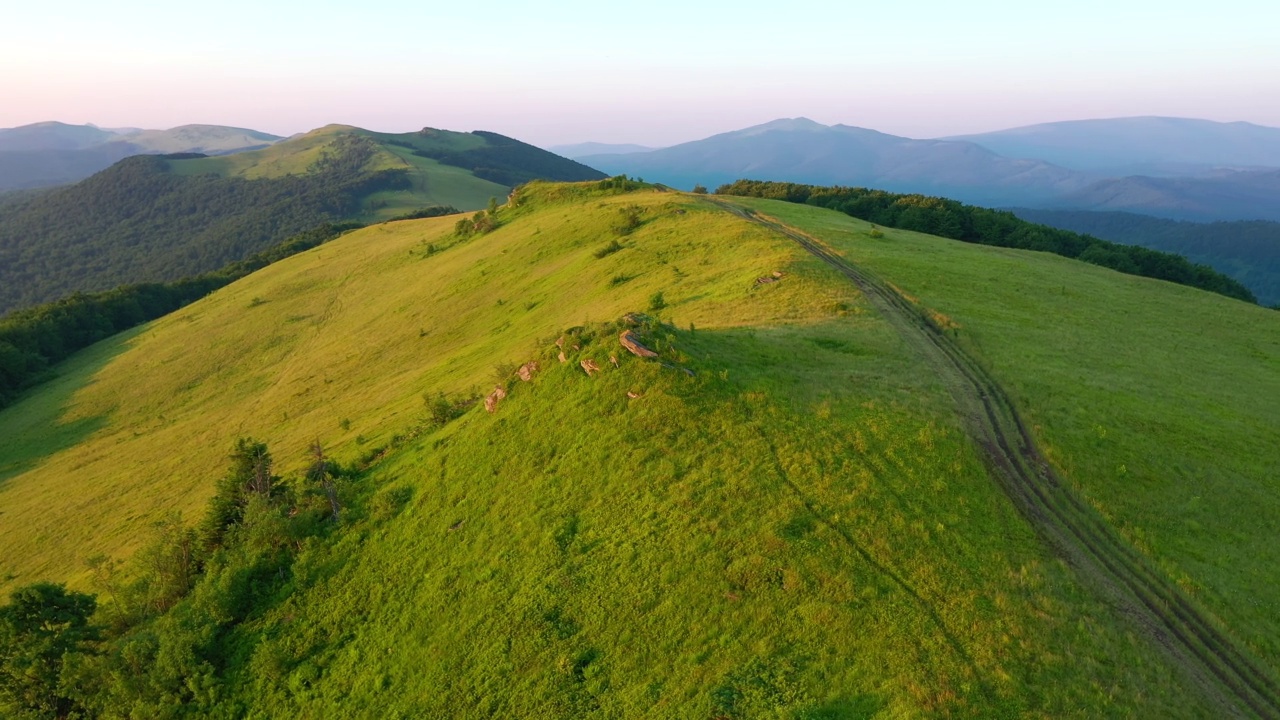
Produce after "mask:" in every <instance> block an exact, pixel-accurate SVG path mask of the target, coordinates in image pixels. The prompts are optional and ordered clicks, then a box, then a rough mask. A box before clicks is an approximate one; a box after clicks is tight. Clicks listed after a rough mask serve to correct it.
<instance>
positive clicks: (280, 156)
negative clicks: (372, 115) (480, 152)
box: [169, 125, 509, 222]
mask: <svg viewBox="0 0 1280 720" xmlns="http://www.w3.org/2000/svg"><path fill="white" fill-rule="evenodd" d="M342 133H355V134H358V135H363V136H367V137H371V138H373V139H375V140H377V141H379V143H380V144H381V147H380V148H379V149H378V151H377V152H375V153H374V155H373V157H372V158H370V159H369V161H368V162H367V163H366V164H365V166H364V170H366V171H369V172H376V171H378V170H398V169H406V170H408V171H409V178H410V182H411V183H412V187H411V188H409V189H406V190H396V191H384V192H379V193H374V194H372V195H370V196H369V197H368V198H367V199H366V200H365V206H366V207H365V211H364V212H363V213H362V214H361V215H360V216H359V217H357V218H354V219H356V220H359V221H361V222H378V221H381V220H387V219H389V218H393V217H396V216H397V215H402V214H404V213H407V212H411V211H413V210H418V209H420V208H422V207H425V206H428V205H451V206H453V207H456V208H460V209H463V210H478V209H480V208H482V207H484V206H485V204H486V203H488V202H489V198H491V197H496V198H499V199H501V198H505V197H506V196H507V193H508V192H509V189H508V188H507V187H505V186H503V185H499V184H498V183H494V182H490V181H488V180H482V179H480V178H478V177H476V176H475V175H472V174H471V173H470V172H469V171H467V170H464V169H462V168H458V167H453V166H450V165H444V164H441V163H439V162H437V161H435V160H432V159H430V158H424V157H419V156H417V155H414V154H413V152H412V150H410V149H409V148H404V147H400V146H397V145H391V144H388V142H387V141H389V140H395V141H398V142H415V143H417V145H418V146H420V147H423V148H431V149H445V150H465V149H468V148H471V147H476V146H482V145H484V140H483V139H482V138H480V137H477V136H474V135H471V134H469V133H455V132H448V131H439V132H438V133H436V134H435V135H432V136H431V137H430V138H423V137H421V136H419V135H417V134H415V133H408V134H404V135H394V134H388V133H375V132H369V131H367V130H361V129H359V128H354V127H350V126H346V125H329V126H326V127H323V128H320V129H318V130H313V131H311V132H309V133H307V134H305V135H303V136H300V137H296V138H291V139H289V140H284V141H281V142H279V143H276V144H275V145H272V146H271V147H268V148H263V149H262V150H253V151H249V152H243V153H235V154H232V155H223V156H218V157H208V158H198V159H192V160H170V161H169V170H170V172H173V173H175V174H178V175H204V174H214V175H221V176H224V177H243V178H247V179H250V180H252V179H265V178H278V177H282V176H285V175H301V174H305V173H307V172H308V170H309V168H311V166H312V165H314V164H315V163H316V161H318V160H320V158H321V157H323V155H324V153H325V152H326V151H328V150H329V147H330V145H331V143H333V142H334V140H335V139H336V138H337V137H338V136H339V135H340V134H342Z"/></svg>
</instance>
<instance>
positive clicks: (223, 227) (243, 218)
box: [0, 136, 407, 314]
mask: <svg viewBox="0 0 1280 720" xmlns="http://www.w3.org/2000/svg"><path fill="white" fill-rule="evenodd" d="M375 148H376V144H375V143H374V142H373V141H371V140H369V139H367V138H361V137H356V136H349V137H347V138H343V140H342V142H341V143H339V144H337V150H336V151H335V152H332V153H330V154H328V155H326V156H325V157H324V158H323V159H321V160H320V161H318V162H317V163H315V165H314V166H313V167H312V168H310V170H311V171H310V172H308V173H306V174H302V175H290V176H286V177H281V178H272V179H256V180H246V179H243V178H226V177H218V176H215V175H201V176H183V175H178V174H174V173H171V172H169V166H168V160H169V158H166V157H164V156H151V155H143V156H136V157H131V158H127V159H125V160H122V161H121V162H119V163H117V164H115V165H114V166H112V167H111V168H108V169H107V170H105V171H103V172H101V173H98V174H97V175H94V176H93V177H91V178H88V179H87V180H84V181H83V182H81V183H78V184H77V185H74V186H71V187H69V188H61V189H58V190H53V191H49V192H45V193H40V194H37V195H33V196H29V197H26V198H23V199H20V200H17V201H15V202H12V203H7V204H0V314H4V313H6V312H9V311H12V310H14V309H16V308H22V307H29V306H32V305H35V304H38V303H43V302H49V301H52V300H55V299H58V298H62V297H66V296H68V295H70V294H72V293H74V292H93V291H99V290H106V289H108V288H112V287H115V286H117V285H121V284H124V283H145V282H152V283H154V282H168V281H174V280H177V279H179V278H184V277H190V276H193V275H197V274H199V273H205V272H210V271H213V270H216V269H217V268H219V267H222V266H223V265H226V264H227V263H230V262H233V261H236V260H240V259H242V258H245V257H248V256H250V255H252V254H253V253H256V252H261V251H263V250H266V249H267V248H270V247H272V246H273V245H275V244H277V243H280V242H282V241H283V240H284V239H286V238H288V237H290V236H291V235H294V234H297V233H300V232H303V231H306V230H308V229H310V228H314V227H316V226H318V225H321V224H323V223H326V222H336V221H340V220H344V219H349V218H351V217H352V216H355V215H357V214H359V213H360V211H361V204H362V202H363V199H364V198H365V197H366V196H368V195H369V194H370V193H373V192H377V191H379V190H386V189H394V188H398V187H400V186H402V185H403V184H404V183H406V182H407V178H406V176H405V174H404V172H403V171H399V170H383V171H378V172H368V171H365V170H364V169H363V166H364V164H365V162H366V160H367V159H368V157H369V156H370V154H371V153H372V152H373V151H374V149H375Z"/></svg>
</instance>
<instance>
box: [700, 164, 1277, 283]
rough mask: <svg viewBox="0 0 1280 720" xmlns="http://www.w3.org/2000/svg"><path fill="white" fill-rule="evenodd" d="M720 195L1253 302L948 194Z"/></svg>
mask: <svg viewBox="0 0 1280 720" xmlns="http://www.w3.org/2000/svg"><path fill="white" fill-rule="evenodd" d="M716 194H717V195H739V196H745V197H760V198H770V199H775V200H785V201H788V202H794V203H801V204H807V205H814V206H817V207H824V208H828V209H831V210H838V211H840V212H843V213H845V214H846V215H850V216H852V217H856V218H859V219H861V220H866V221H868V222H872V223H875V224H877V225H884V226H885V227H892V228H899V229H902V230H912V231H915V232H922V233H928V234H930V235H938V236H941V237H945V238H951V239H953V240H961V241H963V242H969V243H976V244H980V245H994V246H997V247H1007V248H1017V249H1021V250H1038V251H1041V252H1050V253H1054V254H1056V255H1062V256H1063V257H1068V258H1073V259H1076V260H1081V261H1084V262H1087V263H1091V264H1093V265H1100V266H1102V267H1107V268H1111V269H1112V270H1117V271H1119V272H1123V273H1127V274H1130V275H1140V276H1143V277H1149V278H1155V279H1157V280H1167V281H1169V282H1175V283H1179V284H1181V285H1189V286H1191V287H1195V288H1200V289H1201V290H1208V291H1210V292H1214V293H1218V294H1220V295H1225V296H1227V297H1231V298H1236V299H1238V300H1244V301H1245V302H1250V303H1256V302H1257V299H1256V298H1255V297H1254V295H1253V293H1252V292H1250V290H1249V289H1248V288H1247V287H1245V286H1244V285H1243V284H1242V283H1240V282H1239V281H1237V280H1233V279H1232V278H1229V277H1227V276H1226V275H1223V274H1222V273H1220V272H1218V271H1216V270H1214V269H1213V268H1210V267H1208V266H1205V265H1198V264H1195V263H1192V262H1190V261H1188V260H1187V259H1186V258H1184V257H1181V256H1179V255H1174V254H1172V253H1166V252H1159V251H1157V250H1149V249H1147V248H1144V247H1139V246H1136V245H1121V244H1119V243H1114V242H1108V241H1106V240H1100V239H1098V238H1096V237H1093V236H1091V235H1081V234H1080V233H1074V232H1070V231H1067V230H1058V229H1055V228H1051V227H1048V226H1045V225H1037V224H1035V223H1030V222H1027V221H1025V220H1022V219H1020V218H1018V217H1017V216H1016V215H1014V214H1013V213H1011V212H1005V211H1001V210H992V209H990V208H983V207H976V206H973V205H966V204H964V203H961V202H958V201H955V200H948V199H945V198H938V197H929V196H926V195H902V194H898V193H890V192H885V191H883V190H870V189H867V188H850V187H839V186H837V187H821V186H816V185H801V184H797V183H783V182H767V181H757V180H738V181H736V182H733V183H729V184H726V185H722V186H720V187H719V188H717V189H716Z"/></svg>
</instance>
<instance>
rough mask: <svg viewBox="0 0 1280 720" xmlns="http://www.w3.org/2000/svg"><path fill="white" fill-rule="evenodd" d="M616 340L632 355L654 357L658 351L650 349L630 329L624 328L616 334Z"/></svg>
mask: <svg viewBox="0 0 1280 720" xmlns="http://www.w3.org/2000/svg"><path fill="white" fill-rule="evenodd" d="M618 342H620V343H622V347H624V348H626V349H627V351H628V352H630V353H631V354H632V355H637V356H639V357H642V358H656V357H658V353H656V352H654V351H652V350H650V349H649V348H647V347H645V346H644V345H642V344H641V343H640V339H639V338H637V337H636V334H635V333H633V332H631V331H630V330H625V331H623V333H622V334H621V335H619V336H618Z"/></svg>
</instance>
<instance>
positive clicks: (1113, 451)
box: [740, 199, 1280, 667]
mask: <svg viewBox="0 0 1280 720" xmlns="http://www.w3.org/2000/svg"><path fill="white" fill-rule="evenodd" d="M740 202H741V203H742V204H745V205H748V206H750V207H753V208H756V209H758V210H760V211H762V212H766V213H768V214H770V215H772V216H775V217H777V218H779V219H781V220H783V221H785V222H787V223H789V224H792V225H795V226H797V227H800V228H802V229H804V230H806V231H808V232H810V233H812V234H813V235H815V236H817V237H819V238H821V239H823V240H826V241H827V242H829V243H830V244H831V245H832V246H834V247H835V248H837V249H838V250H840V251H841V252H842V253H843V254H844V256H845V257H847V258H848V259H849V260H851V261H852V262H854V263H856V264H857V265H859V266H860V267H864V268H866V269H869V270H870V271H872V272H874V273H876V274H878V275H879V276H880V277H881V278H884V279H886V280H888V281H890V282H892V283H893V284H894V285H896V286H897V287H898V288H900V289H901V290H902V292H904V293H905V294H907V295H908V296H910V297H912V298H914V299H916V300H917V301H918V302H919V303H921V304H922V305H924V306H925V307H928V308H931V309H932V310H934V311H935V312H937V313H940V314H941V315H943V316H945V318H947V319H948V320H949V321H950V322H951V323H953V324H954V325H955V336H956V338H957V339H958V340H960V341H961V342H962V343H963V344H964V346H965V347H967V348H968V349H969V350H970V351H971V352H972V353H973V354H975V355H976V356H978V357H979V358H980V359H981V360H982V362H983V363H984V364H986V365H987V366H988V367H989V368H990V369H991V370H992V372H993V373H994V374H995V375H996V377H997V378H999V380H1000V381H1001V382H1002V384H1003V385H1004V386H1005V388H1006V390H1008V391H1010V392H1011V394H1012V395H1013V397H1014V400H1015V402H1017V404H1018V406H1019V409H1020V410H1021V411H1022V412H1023V414H1024V416H1025V417H1026V418H1027V419H1028V420H1029V421H1030V422H1031V423H1032V424H1033V426H1034V427H1033V429H1034V432H1035V435H1036V437H1037V439H1038V441H1039V442H1040V444H1041V446H1042V449H1043V450H1044V451H1045V452H1046V454H1047V455H1048V457H1049V458H1050V460H1051V461H1052V462H1053V463H1054V464H1055V466H1056V467H1057V468H1058V469H1059V470H1060V471H1061V473H1062V475H1063V476H1064V477H1066V478H1067V479H1068V480H1070V481H1071V482H1072V483H1074V485H1075V487H1076V488H1077V490H1079V491H1080V492H1081V493H1082V494H1083V495H1084V496H1085V498H1086V499H1087V500H1088V501H1089V502H1090V503H1091V504H1092V505H1093V506H1094V507H1095V508H1096V509H1097V510H1098V511H1099V512H1100V513H1101V514H1102V515H1103V516H1104V517H1105V518H1106V519H1107V520H1109V521H1110V522H1111V523H1112V524H1113V525H1114V526H1115V527H1116V528H1117V529H1118V530H1119V531H1120V532H1121V533H1122V534H1123V535H1124V536H1125V537H1126V538H1127V539H1128V540H1129V541H1130V542H1131V543H1132V544H1133V545H1134V546H1136V547H1138V548H1139V549H1140V550H1142V551H1143V552H1144V553H1146V554H1147V555H1149V556H1150V557H1151V558H1153V559H1154V560H1155V561H1156V562H1157V563H1158V564H1159V565H1160V567H1161V568H1162V569H1163V570H1164V571H1165V572H1166V573H1167V574H1168V575H1169V576H1170V577H1172V578H1173V579H1174V580H1175V581H1177V582H1178V584H1179V585H1180V586H1181V587H1182V588H1183V589H1184V590H1186V591H1187V592H1188V593H1190V594H1191V595H1192V596H1194V597H1195V598H1197V599H1198V600H1199V601H1200V602H1202V603H1203V604H1204V605H1205V606H1207V607H1209V608H1210V609H1211V610H1212V611H1213V612H1214V613H1215V614H1217V615H1218V617H1219V618H1220V619H1221V621H1222V624H1223V625H1224V626H1226V627H1227V628H1229V629H1230V632H1231V633H1233V634H1234V635H1235V636H1236V637H1237V638H1238V639H1239V640H1241V641H1243V642H1245V643H1247V644H1248V645H1249V646H1250V647H1251V648H1253V650H1254V651H1255V652H1257V653H1258V654H1260V655H1261V656H1262V657H1264V658H1265V659H1266V661H1267V662H1268V663H1269V664H1270V665H1271V666H1272V667H1275V666H1276V665H1277V664H1278V663H1280V591H1278V590H1277V587H1278V586H1277V585H1276V583H1275V582H1273V580H1274V578H1273V577H1272V576H1273V574H1274V568H1275V567H1277V566H1280V545H1277V544H1276V543H1274V542H1272V540H1273V538H1275V537H1276V533H1277V531H1280V492H1277V491H1278V490H1280V485H1278V483H1280V473H1278V471H1280V451H1278V450H1277V448H1280V403H1277V402H1276V399H1277V398H1280V314H1277V313H1276V312H1275V311H1273V310H1269V309H1266V308H1261V307H1257V306H1254V305H1250V304H1246V303H1242V302H1238V301H1233V300H1230V299H1226V298H1222V297H1217V296H1214V295H1212V294H1209V293H1206V292H1203V291H1198V290H1194V289H1191V288H1186V287H1182V286H1178V285H1173V284H1170V283H1165V282H1161V281H1156V280H1149V279H1145V278H1136V277H1132V276H1126V275H1122V274H1120V273H1116V272H1113V271H1109V270H1104V269H1098V268H1093V267H1089V266H1087V265H1083V264H1081V263H1074V262H1070V261H1066V260H1063V259H1060V258H1056V257H1054V256H1051V255H1048V254H1043V253H1026V252H1021V251H1009V250H1002V249H998V248H985V247H977V246H971V245H965V244H961V243H955V242H947V241H943V240H939V239H937V238H933V237H930V236H927V235H921V234H918V233H911V232H905V231H897V230H892V229H888V228H879V229H878V231H879V233H880V234H881V235H882V236H883V237H880V238H873V237H871V232H872V226H870V225H869V224H867V223H865V222H862V221H860V220H856V219H854V218H850V217H847V216H843V215H840V214H838V213H833V212H827V211H823V210H819V209H816V208H807V207H804V206H799V205H792V204H788V203H782V202H776V201H758V200H748V199H742V200H741V201H740ZM1029 257H1030V258H1034V262H1029V261H1028V258H1029Z"/></svg>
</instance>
